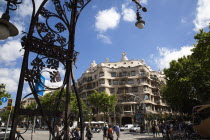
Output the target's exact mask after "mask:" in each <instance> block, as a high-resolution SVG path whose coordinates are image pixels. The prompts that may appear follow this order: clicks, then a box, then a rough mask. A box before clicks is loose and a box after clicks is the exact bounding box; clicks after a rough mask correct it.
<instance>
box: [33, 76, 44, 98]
mask: <svg viewBox="0 0 210 140" xmlns="http://www.w3.org/2000/svg"><path fill="white" fill-rule="evenodd" d="M40 80H41V81H38V82H37V83H36V85H35V90H36V92H37V94H39V95H40V96H44V85H43V84H44V83H45V78H44V76H42V75H40Z"/></svg>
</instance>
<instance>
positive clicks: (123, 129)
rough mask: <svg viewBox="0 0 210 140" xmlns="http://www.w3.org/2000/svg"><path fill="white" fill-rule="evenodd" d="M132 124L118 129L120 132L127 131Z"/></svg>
mask: <svg viewBox="0 0 210 140" xmlns="http://www.w3.org/2000/svg"><path fill="white" fill-rule="evenodd" d="M132 126H133V124H125V125H124V126H122V127H120V131H125V130H129V129H130V128H131V127H132Z"/></svg>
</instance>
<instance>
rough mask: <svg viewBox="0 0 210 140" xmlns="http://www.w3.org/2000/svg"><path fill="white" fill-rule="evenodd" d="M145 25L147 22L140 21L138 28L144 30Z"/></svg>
mask: <svg viewBox="0 0 210 140" xmlns="http://www.w3.org/2000/svg"><path fill="white" fill-rule="evenodd" d="M144 25H145V21H143V20H139V21H137V22H136V27H138V28H139V29H142V28H144Z"/></svg>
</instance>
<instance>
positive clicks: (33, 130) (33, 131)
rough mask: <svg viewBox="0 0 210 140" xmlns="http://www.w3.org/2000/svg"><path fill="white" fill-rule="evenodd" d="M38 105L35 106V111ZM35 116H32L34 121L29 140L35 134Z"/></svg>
mask: <svg viewBox="0 0 210 140" xmlns="http://www.w3.org/2000/svg"><path fill="white" fill-rule="evenodd" d="M37 107H38V105H37V104H36V109H37ZM35 123H36V116H34V121H33V127H32V131H31V140H33V134H34V133H35V126H36V124H35Z"/></svg>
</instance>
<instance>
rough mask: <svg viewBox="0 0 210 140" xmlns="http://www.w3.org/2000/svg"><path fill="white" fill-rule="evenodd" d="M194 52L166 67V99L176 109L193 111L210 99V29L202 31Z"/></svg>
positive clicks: (164, 93) (186, 111)
mask: <svg viewBox="0 0 210 140" xmlns="http://www.w3.org/2000/svg"><path fill="white" fill-rule="evenodd" d="M195 39H197V44H195V45H194V46H195V47H194V48H193V49H192V52H193V53H192V54H191V55H189V56H187V57H182V58H179V59H178V60H177V61H175V60H173V61H172V62H170V68H168V69H164V73H165V75H166V79H167V84H166V85H165V86H163V87H162V88H161V91H162V93H163V98H164V99H165V100H166V102H167V103H168V105H170V107H171V108H172V109H173V110H176V111H179V112H183V113H191V112H192V108H193V106H195V105H198V104H203V103H207V102H209V101H210V32H204V30H200V33H198V34H197V35H196V36H195Z"/></svg>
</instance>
